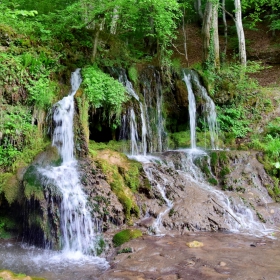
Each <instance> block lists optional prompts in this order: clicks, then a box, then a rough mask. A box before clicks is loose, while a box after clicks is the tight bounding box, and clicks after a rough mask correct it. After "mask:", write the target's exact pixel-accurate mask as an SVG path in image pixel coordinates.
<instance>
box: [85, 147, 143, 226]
mask: <svg viewBox="0 0 280 280" xmlns="http://www.w3.org/2000/svg"><path fill="white" fill-rule="evenodd" d="M90 153H91V155H92V156H93V158H94V159H95V160H96V161H97V165H98V167H99V168H101V169H102V171H103V172H104V174H105V175H106V180H107V182H108V183H109V184H110V186H111V188H112V191H113V192H114V193H115V194H116V196H117V197H118V199H119V201H120V203H121V204H122V205H123V208H124V213H125V217H126V219H127V221H129V220H130V218H131V214H135V215H136V216H137V217H138V216H139V214H140V210H139V207H138V206H137V204H136V201H135V198H134V195H133V192H136V191H137V190H138V187H139V184H140V180H139V175H140V173H139V172H140V171H139V169H140V167H141V164H139V163H138V162H136V161H132V160H129V159H128V158H127V157H126V156H125V155H124V154H120V153H117V152H115V151H111V150H108V149H106V150H102V151H98V152H95V153H92V150H91V149H90Z"/></svg>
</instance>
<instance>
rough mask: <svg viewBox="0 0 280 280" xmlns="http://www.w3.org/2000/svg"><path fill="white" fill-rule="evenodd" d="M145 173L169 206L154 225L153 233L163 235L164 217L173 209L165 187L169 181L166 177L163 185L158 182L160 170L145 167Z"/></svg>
mask: <svg viewBox="0 0 280 280" xmlns="http://www.w3.org/2000/svg"><path fill="white" fill-rule="evenodd" d="M144 171H145V174H146V175H147V178H148V180H149V182H150V183H151V185H152V186H155V187H156V188H157V189H158V191H159V193H160V194H161V197H162V198H163V200H164V201H165V203H166V206H167V208H166V209H165V210H164V211H163V212H160V213H159V215H158V216H157V219H156V221H155V223H154V224H153V232H154V233H155V234H156V235H161V227H162V217H164V215H165V214H166V213H167V212H169V211H170V209H171V208H172V207H173V203H172V201H171V200H169V199H168V198H167V197H166V191H165V186H166V185H167V184H168V181H167V180H166V179H165V178H164V177H162V178H163V183H161V182H160V181H159V180H157V176H159V172H158V170H155V169H154V168H153V167H150V166H144Z"/></svg>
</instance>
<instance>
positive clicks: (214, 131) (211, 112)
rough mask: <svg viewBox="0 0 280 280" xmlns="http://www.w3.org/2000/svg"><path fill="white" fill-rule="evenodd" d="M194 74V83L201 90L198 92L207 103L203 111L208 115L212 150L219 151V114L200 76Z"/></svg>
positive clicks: (193, 72)
mask: <svg viewBox="0 0 280 280" xmlns="http://www.w3.org/2000/svg"><path fill="white" fill-rule="evenodd" d="M191 72H192V77H193V81H194V83H195V84H196V86H197V88H198V89H199V90H198V92H199V94H200V95H201V97H202V99H203V100H204V101H205V103H204V105H203V111H204V112H205V114H206V120H207V123H208V128H209V133H210V139H211V148H212V149H213V150H217V149H218V148H219V147H218V124H217V113H216V107H215V103H214V102H213V100H212V99H211V98H210V96H209V95H208V93H207V90H206V88H205V87H204V86H202V85H201V82H200V80H199V76H198V74H197V73H196V72H195V71H191Z"/></svg>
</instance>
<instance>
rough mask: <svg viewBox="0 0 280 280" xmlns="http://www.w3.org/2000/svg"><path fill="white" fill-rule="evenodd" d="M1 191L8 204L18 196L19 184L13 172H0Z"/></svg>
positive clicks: (19, 192)
mask: <svg viewBox="0 0 280 280" xmlns="http://www.w3.org/2000/svg"><path fill="white" fill-rule="evenodd" d="M1 192H3V193H4V195H5V198H6V200H7V201H8V203H9V204H12V203H13V202H14V201H15V200H17V199H18V198H19V197H20V194H21V191H20V184H19V182H18V180H17V177H16V175H14V174H13V173H3V174H0V193H1Z"/></svg>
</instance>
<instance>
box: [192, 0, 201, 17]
mask: <svg viewBox="0 0 280 280" xmlns="http://www.w3.org/2000/svg"><path fill="white" fill-rule="evenodd" d="M194 9H195V11H196V12H197V14H198V16H199V19H200V20H201V22H202V21H203V13H202V10H201V0H195V1H194Z"/></svg>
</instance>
